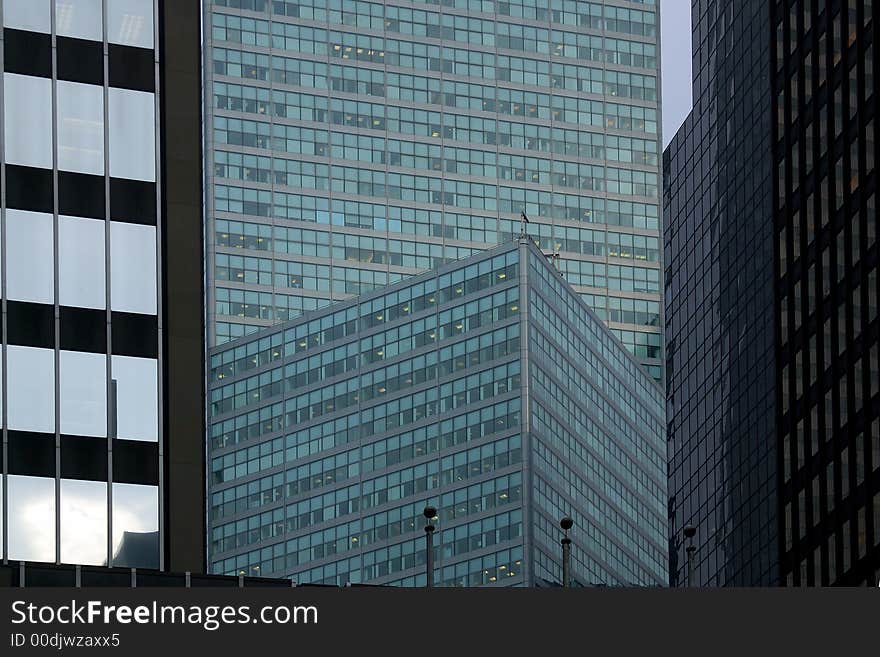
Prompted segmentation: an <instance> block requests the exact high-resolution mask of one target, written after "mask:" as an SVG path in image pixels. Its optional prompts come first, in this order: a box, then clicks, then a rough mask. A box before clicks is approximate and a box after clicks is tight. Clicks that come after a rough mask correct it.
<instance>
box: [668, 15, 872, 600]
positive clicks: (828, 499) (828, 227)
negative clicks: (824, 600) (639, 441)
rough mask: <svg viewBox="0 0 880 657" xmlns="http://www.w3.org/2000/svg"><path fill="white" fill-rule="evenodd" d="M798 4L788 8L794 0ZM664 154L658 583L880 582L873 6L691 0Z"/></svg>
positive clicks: (824, 583)
mask: <svg viewBox="0 0 880 657" xmlns="http://www.w3.org/2000/svg"><path fill="white" fill-rule="evenodd" d="M789 5H790V6H789ZM693 23H694V99H695V104H694V110H693V112H692V113H691V115H690V116H689V117H688V119H687V121H686V122H685V125H684V126H683V127H682V128H681V130H680V131H679V132H678V134H677V135H676V137H675V138H674V139H673V141H672V142H671V143H670V146H669V148H668V149H667V151H666V152H665V153H664V201H663V202H664V221H665V225H664V252H665V254H666V336H667V341H668V344H667V348H666V353H667V369H666V372H667V420H668V422H669V428H668V440H669V453H670V480H669V492H670V506H669V511H670V534H671V545H670V553H671V563H670V577H671V581H672V583H673V584H684V583H685V582H686V577H685V575H684V573H686V571H687V564H686V558H685V548H686V546H687V544H688V541H687V540H686V539H684V537H683V530H684V528H685V527H688V526H692V527H694V528H695V529H696V535H695V538H694V546H695V547H696V552H695V553H694V558H695V560H696V567H695V571H696V578H697V583H699V584H702V585H773V584H782V585H814V584H815V585H820V584H821V585H828V584H864V583H870V584H872V585H875V584H876V582H877V580H878V577H880V470H878V468H880V434H878V420H877V418H878V398H877V386H878V385H880V364H878V361H877V342H878V330H880V328H878V319H877V307H878V300H877V285H876V276H877V266H878V258H877V253H878V251H877V248H878V247H877V244H876V232H877V214H876V209H875V205H874V203H875V201H874V198H875V187H876V181H875V178H876V174H875V172H874V159H873V153H874V151H875V149H876V146H875V143H874V128H873V117H874V115H875V114H876V106H877V105H876V91H875V86H876V85H875V84H874V81H873V80H874V79H873V70H874V68H875V67H876V53H875V51H874V48H873V42H874V41H875V40H876V35H877V27H876V22H875V21H874V20H873V16H872V11H871V3H870V2H864V3H863V2H859V1H856V0H851V1H849V2H839V3H838V2H834V3H831V2H829V3H826V2H820V3H819V4H818V5H815V4H814V3H769V4H768V3H763V2H743V3H737V4H736V5H733V4H731V3H720V2H714V1H713V0H706V1H703V0H700V1H698V2H694V3H693Z"/></svg>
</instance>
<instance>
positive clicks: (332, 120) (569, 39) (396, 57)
mask: <svg viewBox="0 0 880 657" xmlns="http://www.w3.org/2000/svg"><path fill="white" fill-rule="evenodd" d="M657 16H658V12H657V7H656V4H655V2H654V1H653V0H640V1H638V2H636V1H627V0H607V1H605V2H583V1H575V0H551V1H550V2H547V1H546V0H517V1H513V2H500V1H499V2H495V1H494V0H457V1H455V2H452V1H446V0H444V1H443V2H439V1H434V2H416V3H413V2H408V1H404V2H394V1H390V0H389V1H387V2H366V1H364V0H352V1H348V0H346V1H345V2H342V1H340V0H309V1H308V2H284V1H278V2H269V1H268V0H217V1H211V2H207V3H206V12H205V45H206V47H205V71H206V85H205V106H206V107H207V108H210V109H209V111H208V113H207V114H208V115H207V117H206V132H205V135H206V143H207V160H208V169H209V175H208V185H207V194H206V202H207V278H208V282H209V285H208V319H209V322H208V331H209V341H210V343H211V344H221V343H223V342H224V341H226V340H229V339H231V338H234V337H237V336H241V335H243V334H245V333H246V332H248V331H252V330H255V329H256V328H258V327H265V326H270V325H272V324H273V323H275V322H279V321H284V320H288V319H290V318H292V317H295V316H296V315H297V314H299V313H300V312H302V311H304V310H311V309H315V308H319V307H322V306H324V305H327V304H328V303H329V302H330V300H337V299H343V298H347V297H350V296H352V295H356V294H360V293H363V292H367V291H370V290H373V289H377V288H380V287H382V286H385V285H388V284H390V283H394V282H395V281H397V280H400V279H401V278H403V277H405V276H408V275H412V274H415V273H417V272H419V271H423V270H425V269H429V268H432V267H436V266H438V265H440V264H442V263H444V262H449V261H452V260H455V259H458V258H462V257H465V256H468V255H470V254H472V253H475V252H477V251H479V250H482V249H484V248H487V247H489V246H491V245H494V244H497V243H500V242H502V241H505V240H508V239H511V238H513V237H514V236H516V235H517V234H518V233H519V222H520V214H521V213H522V212H525V213H526V214H527V216H528V218H529V219H530V221H531V231H532V234H533V235H534V236H535V237H536V239H537V240H538V241H539V242H540V245H541V247H542V248H544V249H545V250H546V251H548V252H554V251H558V252H559V253H560V256H561V257H560V259H559V262H560V268H561V270H562V271H563V272H564V273H565V275H566V277H567V280H568V281H569V282H571V283H572V284H573V285H574V286H575V288H576V289H577V290H578V291H579V292H580V293H582V294H583V296H584V299H585V300H586V301H587V302H588V303H589V305H590V306H591V307H592V308H593V309H594V310H595V311H596V312H597V313H598V314H599V316H600V317H601V318H602V319H603V320H605V321H607V322H608V323H609V325H610V326H611V327H612V328H613V330H614V331H615V333H616V334H617V336H618V337H619V338H620V339H621V340H622V341H623V343H624V344H626V345H627V347H628V348H629V349H630V350H631V351H632V352H633V353H634V354H635V355H636V356H637V357H638V358H639V359H640V360H641V361H642V362H643V363H645V364H646V366H647V367H648V368H649V369H650V371H651V372H652V374H653V375H654V376H655V377H656V378H658V379H659V378H660V376H661V366H662V362H663V361H662V359H661V353H660V350H661V338H660V244H659V235H660V233H659V210H658V205H659V203H658V186H659V182H658V175H659V161H658V159H659V139H658V136H659V135H658V130H659V128H658V126H659V125H660V120H659V116H658V115H659V101H658V96H657V93H658V92H657V89H658V85H657V76H658V66H659V53H658V48H657V41H658V36H657V34H658V33H657Z"/></svg>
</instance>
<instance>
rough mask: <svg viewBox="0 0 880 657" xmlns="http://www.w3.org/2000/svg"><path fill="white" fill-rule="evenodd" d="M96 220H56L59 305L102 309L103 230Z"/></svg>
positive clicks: (103, 276) (73, 218)
mask: <svg viewBox="0 0 880 657" xmlns="http://www.w3.org/2000/svg"><path fill="white" fill-rule="evenodd" d="M105 225H106V224H105V222H103V221H101V220H100V219H82V218H80V217H64V216H61V217H59V218H58V288H59V289H58V294H59V299H60V303H61V305H64V306H78V307H80V308H106V307H107V298H106V290H105V287H106V286H105V270H104V263H105V257H104V226H105Z"/></svg>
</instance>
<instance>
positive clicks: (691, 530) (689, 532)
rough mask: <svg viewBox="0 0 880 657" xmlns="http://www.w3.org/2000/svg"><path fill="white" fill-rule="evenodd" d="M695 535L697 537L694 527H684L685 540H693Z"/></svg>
mask: <svg viewBox="0 0 880 657" xmlns="http://www.w3.org/2000/svg"><path fill="white" fill-rule="evenodd" d="M696 535H697V528H696V527H685V528H684V537H685V538H693V537H694V536H696Z"/></svg>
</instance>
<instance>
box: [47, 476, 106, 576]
mask: <svg viewBox="0 0 880 657" xmlns="http://www.w3.org/2000/svg"><path fill="white" fill-rule="evenodd" d="M60 506H61V561H62V562H63V563H77V564H90V565H94V566H104V565H106V564H107V484H106V483H105V482H102V481H79V480H75V479H62V480H61V504H60ZM52 524H53V528H54V519H53V523H52ZM52 561H54V558H53V559H52Z"/></svg>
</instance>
